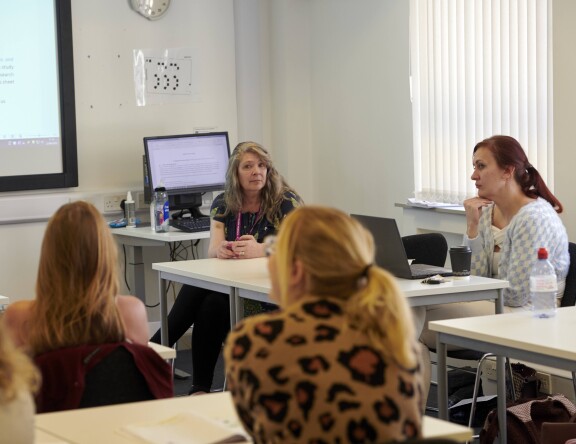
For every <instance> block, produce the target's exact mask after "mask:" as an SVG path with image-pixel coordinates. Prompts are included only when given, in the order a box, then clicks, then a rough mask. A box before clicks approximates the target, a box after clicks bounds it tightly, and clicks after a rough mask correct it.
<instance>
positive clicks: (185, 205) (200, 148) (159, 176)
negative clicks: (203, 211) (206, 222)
mask: <svg viewBox="0 0 576 444" xmlns="http://www.w3.org/2000/svg"><path fill="white" fill-rule="evenodd" d="M144 150H145V154H146V167H147V170H148V178H147V180H146V178H145V183H146V182H147V186H148V187H149V191H150V192H151V193H153V192H154V189H155V188H157V187H159V186H161V185H163V186H164V187H165V188H166V191H167V192H168V197H169V200H170V202H169V204H170V209H171V210H185V209H189V210H190V211H191V212H192V213H193V215H196V214H194V213H195V212H198V208H199V207H200V206H202V194H203V193H205V192H207V191H219V190H223V189H224V185H225V183H226V170H227V169H228V158H229V157H230V145H229V143H228V133H227V132H221V133H200V134H186V135H177V136H159V137H145V138H144Z"/></svg>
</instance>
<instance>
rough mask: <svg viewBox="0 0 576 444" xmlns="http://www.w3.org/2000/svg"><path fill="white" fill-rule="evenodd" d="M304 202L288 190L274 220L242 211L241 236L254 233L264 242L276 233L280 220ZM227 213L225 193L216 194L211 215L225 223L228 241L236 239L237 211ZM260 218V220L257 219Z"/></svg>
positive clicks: (258, 240) (257, 239) (225, 235)
mask: <svg viewBox="0 0 576 444" xmlns="http://www.w3.org/2000/svg"><path fill="white" fill-rule="evenodd" d="M301 204H302V199H300V196H298V195H297V194H296V193H294V192H292V191H286V192H285V193H284V197H283V200H282V203H281V204H280V212H279V214H278V215H277V217H275V218H274V220H268V219H267V218H266V217H265V216H262V217H260V218H259V219H258V213H248V212H246V213H242V215H241V218H240V236H243V235H246V234H248V235H252V236H254V238H255V239H256V241H257V242H260V243H261V242H263V241H264V238H265V237H266V236H268V235H270V234H276V232H277V231H278V228H279V227H280V222H281V221H282V219H284V217H286V215H287V214H288V213H290V211H292V210H293V209H294V208H297V207H299V206H300V205H301ZM225 213H226V204H225V202H224V193H222V194H219V195H218V196H216V198H215V199H214V201H213V202H212V208H211V209H210V216H211V217H212V218H213V219H214V220H216V221H218V222H222V223H223V224H224V237H225V238H226V240H227V241H235V240H236V218H237V216H238V214H237V213H234V214H233V213H229V214H228V215H227V216H224V214H225ZM257 219H258V220H257Z"/></svg>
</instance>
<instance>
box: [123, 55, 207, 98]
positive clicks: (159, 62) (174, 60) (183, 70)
mask: <svg viewBox="0 0 576 444" xmlns="http://www.w3.org/2000/svg"><path fill="white" fill-rule="evenodd" d="M198 83H199V82H198V58H197V57H196V56H194V55H193V51H192V50H191V49H185V48H171V49H135V50H134V86H135V91H136V104H137V105H138V106H146V105H153V104H160V103H183V102H200V101H201V97H200V87H199V84H198Z"/></svg>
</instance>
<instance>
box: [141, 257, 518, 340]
mask: <svg viewBox="0 0 576 444" xmlns="http://www.w3.org/2000/svg"><path fill="white" fill-rule="evenodd" d="M266 264H267V259H266V258H258V259H238V260H234V259H227V260H223V259H200V260H195V261H179V262H161V263H155V264H152V268H153V269H154V270H157V271H158V272H159V275H160V320H161V322H162V325H161V328H162V343H163V344H167V343H168V342H167V339H168V336H167V334H166V332H167V328H168V326H167V300H166V281H175V282H179V283H182V284H188V285H194V286H196V287H200V288H206V289H209V290H213V291H217V292H220V293H228V294H229V295H230V322H231V324H232V325H234V324H235V323H236V322H237V320H239V319H240V318H241V317H242V309H241V308H242V303H241V301H242V299H253V300H257V301H263V302H272V301H270V299H269V298H268V293H269V291H270V279H269V277H268V270H267V265H266ZM397 282H398V284H399V286H400V288H401V290H402V291H403V292H404V294H405V295H406V297H407V298H408V302H409V304H410V305H411V306H412V307H417V306H422V305H434V304H445V303H449V302H463V301H480V300H490V299H495V300H497V303H496V312H497V313H501V312H502V310H503V297H502V289H504V288H507V287H508V282H507V281H502V280H498V279H489V278H483V277H478V276H470V279H468V280H457V281H456V280H455V281H450V282H447V283H444V284H439V285H427V284H422V283H421V282H420V281H419V280H408V279H398V280H397Z"/></svg>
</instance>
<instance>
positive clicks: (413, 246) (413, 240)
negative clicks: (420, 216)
mask: <svg viewBox="0 0 576 444" xmlns="http://www.w3.org/2000/svg"><path fill="white" fill-rule="evenodd" d="M402 242H403V243H404V249H405V250H406V256H407V257H408V259H414V262H413V263H415V264H427V265H434V266H437V267H443V266H444V264H445V263H446V256H447V254H448V242H446V238H445V237H444V235H442V234H441V233H422V234H413V235H410V236H404V237H403V238H402Z"/></svg>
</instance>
